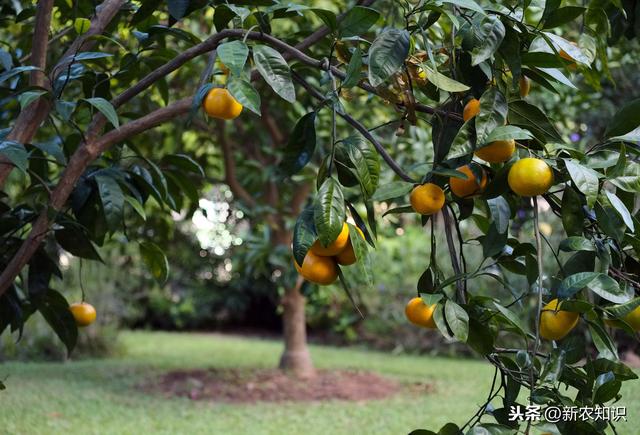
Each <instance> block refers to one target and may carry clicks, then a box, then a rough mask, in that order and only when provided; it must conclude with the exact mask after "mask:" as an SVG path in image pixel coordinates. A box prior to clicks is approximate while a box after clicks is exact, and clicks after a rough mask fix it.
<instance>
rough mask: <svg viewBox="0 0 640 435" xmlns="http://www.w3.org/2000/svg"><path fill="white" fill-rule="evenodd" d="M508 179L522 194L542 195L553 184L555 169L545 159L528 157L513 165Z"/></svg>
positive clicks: (512, 188)
mask: <svg viewBox="0 0 640 435" xmlns="http://www.w3.org/2000/svg"><path fill="white" fill-rule="evenodd" d="M507 181H508V183H509V187H511V190H513V191H514V192H515V193H517V194H518V195H520V196H536V195H542V194H543V193H545V192H547V191H548V190H549V188H550V187H551V186H553V171H552V170H551V167H550V166H549V165H547V163H546V162H545V161H544V160H541V159H536V158H533V157H526V158H524V159H520V160H518V161H517V162H515V163H514V164H513V166H511V169H509V176H508V179H507Z"/></svg>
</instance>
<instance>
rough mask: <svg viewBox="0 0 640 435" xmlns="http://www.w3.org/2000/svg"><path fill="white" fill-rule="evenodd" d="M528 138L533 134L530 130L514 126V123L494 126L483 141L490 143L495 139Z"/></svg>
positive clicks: (531, 137)
mask: <svg viewBox="0 0 640 435" xmlns="http://www.w3.org/2000/svg"><path fill="white" fill-rule="evenodd" d="M509 139H513V140H529V139H533V135H532V134H531V132H530V131H528V130H525V129H522V128H520V127H516V126H515V125H501V126H499V127H496V128H495V129H493V131H491V133H489V135H488V136H487V137H486V138H485V139H484V143H487V144H490V143H491V142H495V141H497V140H509Z"/></svg>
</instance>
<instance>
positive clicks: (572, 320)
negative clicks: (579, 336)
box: [540, 299, 580, 340]
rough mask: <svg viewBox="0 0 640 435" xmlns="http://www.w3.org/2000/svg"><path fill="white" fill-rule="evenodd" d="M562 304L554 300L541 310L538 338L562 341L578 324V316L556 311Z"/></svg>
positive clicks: (569, 312)
mask: <svg viewBox="0 0 640 435" xmlns="http://www.w3.org/2000/svg"><path fill="white" fill-rule="evenodd" d="M558 304H560V306H562V304H561V303H560V302H559V301H558V299H554V300H552V301H551V302H549V303H548V304H547V305H545V306H544V307H543V308H542V312H541V313H540V336H541V337H542V338H544V339H546V340H562V339H563V338H564V337H566V336H567V334H568V333H569V332H571V330H572V329H573V328H575V327H576V325H577V324H578V320H579V319H580V315H579V314H578V313H574V312H571V311H562V310H558V311H556V309H558V308H559V307H558Z"/></svg>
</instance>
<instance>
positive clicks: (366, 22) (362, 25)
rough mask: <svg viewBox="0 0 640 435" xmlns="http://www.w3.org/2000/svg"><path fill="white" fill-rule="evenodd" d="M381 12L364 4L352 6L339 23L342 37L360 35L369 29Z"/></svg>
mask: <svg viewBox="0 0 640 435" xmlns="http://www.w3.org/2000/svg"><path fill="white" fill-rule="evenodd" d="M379 17H380V12H378V11H376V10H375V9H372V8H367V7H364V6H355V7H352V8H350V9H349V10H348V11H347V13H346V14H345V16H344V17H343V18H342V21H340V24H339V25H338V29H339V35H340V37H343V38H345V37H350V36H358V35H361V34H363V33H364V32H366V31H367V30H369V28H371V26H373V25H374V24H375V23H376V21H378V18H379Z"/></svg>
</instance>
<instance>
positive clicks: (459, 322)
mask: <svg viewBox="0 0 640 435" xmlns="http://www.w3.org/2000/svg"><path fill="white" fill-rule="evenodd" d="M444 314H445V318H446V319H447V324H448V325H449V327H450V328H451V332H453V335H454V336H455V337H456V338H457V339H458V340H460V341H461V342H463V343H464V342H466V341H467V338H468V337H469V315H468V314H467V312H466V311H465V310H464V308H462V307H461V306H460V305H458V304H456V303H455V302H453V301H452V300H450V299H449V300H447V302H446V303H445V306H444Z"/></svg>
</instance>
